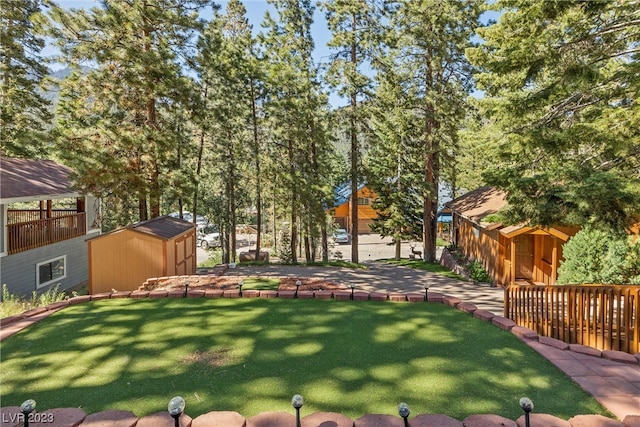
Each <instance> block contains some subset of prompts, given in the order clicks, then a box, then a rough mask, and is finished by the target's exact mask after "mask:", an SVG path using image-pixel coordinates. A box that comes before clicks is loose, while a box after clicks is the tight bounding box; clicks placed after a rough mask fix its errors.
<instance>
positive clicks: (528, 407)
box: [520, 397, 533, 427]
mask: <svg viewBox="0 0 640 427" xmlns="http://www.w3.org/2000/svg"><path fill="white" fill-rule="evenodd" d="M520 407H521V408H522V410H523V411H524V423H525V427H531V421H530V420H529V413H530V412H531V411H533V402H532V401H531V399H529V398H528V397H523V398H521V399H520Z"/></svg>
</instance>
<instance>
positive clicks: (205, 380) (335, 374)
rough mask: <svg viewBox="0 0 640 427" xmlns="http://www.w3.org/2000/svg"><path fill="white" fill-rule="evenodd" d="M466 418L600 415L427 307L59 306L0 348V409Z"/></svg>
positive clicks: (494, 335) (533, 357) (484, 337)
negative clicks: (299, 399) (529, 405)
mask: <svg viewBox="0 0 640 427" xmlns="http://www.w3.org/2000/svg"><path fill="white" fill-rule="evenodd" d="M295 393H300V394H302V395H303V396H304V399H305V405H304V407H303V408H302V413H303V415H305V414H308V413H312V412H316V411H331V412H341V413H344V414H346V415H347V416H349V417H352V418H354V419H355V418H357V417H360V416H362V415H364V414H366V413H387V414H396V413H397V405H398V403H400V402H407V403H408V404H409V406H410V407H411V412H412V414H418V413H446V414H449V415H450V416H452V417H454V418H457V419H460V420H462V419H463V418H465V417H466V416H468V415H470V414H475V413H495V414H499V415H502V416H505V417H508V418H512V419H515V418H517V417H518V416H520V415H521V410H520V408H519V406H518V400H519V398H520V397H522V396H528V397H530V398H531V399H532V400H533V401H534V403H535V410H536V412H545V413H551V414H554V415H556V416H559V417H562V418H569V417H571V416H573V415H576V414H589V413H600V414H604V415H608V414H607V413H606V411H605V410H604V409H603V408H602V407H601V406H600V405H599V404H598V403H597V402H596V401H595V400H594V399H593V398H592V397H591V396H590V395H588V394H586V393H585V392H583V391H582V390H581V389H580V388H578V386H576V385H575V384H574V383H573V382H572V381H571V380H570V379H569V378H568V377H567V376H565V375H564V374H563V373H561V372H560V371H558V370H556V369H555V368H554V367H553V366H552V365H551V364H550V363H549V362H548V361H547V360H545V359H544V358H542V357H541V356H539V355H538V354H537V353H536V352H534V351H533V350H531V349H530V348H529V347H527V346H526V345H525V344H524V343H522V342H521V341H519V340H518V339H516V338H515V337H514V336H512V335H511V334H510V333H508V332H505V331H502V330H500V329H499V328H496V327H494V326H492V325H490V324H488V323H486V322H482V321H480V320H477V319H475V318H473V317H472V316H470V315H468V314H466V313H463V312H461V311H458V310H455V309H452V308H450V307H448V306H445V305H441V304H424V303H421V304H408V303H390V302H387V303H378V302H351V301H334V300H330V301H321V300H284V299H260V298H257V299H207V298H195V299H191V298H189V299H173V298H165V299H158V300H155V299H148V300H147V299H143V300H136V299H114V300H102V301H95V302H91V303H86V304H80V305H74V306H71V307H68V308H66V309H64V310H62V311H60V312H58V313H56V314H54V315H52V316H50V317H49V318H47V319H45V320H43V321H41V322H40V323H38V324H36V325H34V326H32V327H30V328H29V329H27V330H25V331H23V332H21V333H19V334H17V335H15V336H13V337H10V338H9V339H7V340H5V341H3V342H2V389H1V396H0V397H1V400H2V405H4V406H8V405H19V404H20V403H22V402H23V401H24V400H26V399H28V398H33V399H35V400H36V401H37V403H38V409H40V410H44V409H47V408H55V407H79V406H80V407H82V408H83V409H84V410H85V411H86V412H87V413H94V412H98V411H102V410H106V409H123V410H132V411H133V412H134V413H135V414H136V415H138V416H143V415H146V414H150V413H154V412H157V411H163V410H166V407H167V402H168V401H169V399H170V398H171V397H172V396H174V395H182V396H183V397H184V398H185V399H186V401H187V409H186V413H187V414H189V415H191V416H193V417H195V416H197V415H200V414H202V413H206V412H209V411H212V410H234V411H238V412H239V413H241V414H242V415H244V416H246V417H249V416H252V415H255V414H257V413H260V412H265V411H289V412H292V411H293V410H292V408H291V407H290V401H291V396H292V395H293V394H295Z"/></svg>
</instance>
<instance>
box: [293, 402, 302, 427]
mask: <svg viewBox="0 0 640 427" xmlns="http://www.w3.org/2000/svg"><path fill="white" fill-rule="evenodd" d="M302 405H304V399H303V398H302V396H300V395H299V394H295V395H294V396H293V397H292V398H291V406H293V407H294V408H295V409H296V427H301V424H300V408H302Z"/></svg>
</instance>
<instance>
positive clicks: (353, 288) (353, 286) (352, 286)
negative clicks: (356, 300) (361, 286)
mask: <svg viewBox="0 0 640 427" xmlns="http://www.w3.org/2000/svg"><path fill="white" fill-rule="evenodd" d="M355 289H356V286H355V285H351V299H352V300H353V291H355Z"/></svg>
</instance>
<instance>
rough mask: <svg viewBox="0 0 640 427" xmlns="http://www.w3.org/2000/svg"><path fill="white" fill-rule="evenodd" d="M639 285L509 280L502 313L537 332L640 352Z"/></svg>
mask: <svg viewBox="0 0 640 427" xmlns="http://www.w3.org/2000/svg"><path fill="white" fill-rule="evenodd" d="M639 313H640V286H618V285H615V286H599V285H582V286H538V285H509V286H508V287H507V288H505V291H504V316H505V317H507V318H509V319H511V320H513V321H514V322H515V323H516V324H518V325H520V326H524V327H527V328H529V329H532V330H534V331H536V332H537V333H538V334H539V335H542V336H546V337H552V338H556V339H559V340H562V341H564V342H566V343H569V344H583V345H587V346H590V347H594V348H597V349H600V350H619V351H624V352H627V353H631V354H634V353H638V352H640V345H639V344H638V343H639V341H640V316H639Z"/></svg>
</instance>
